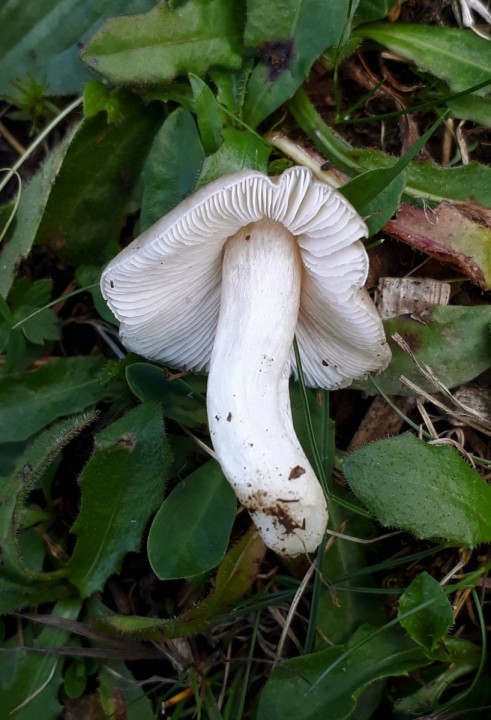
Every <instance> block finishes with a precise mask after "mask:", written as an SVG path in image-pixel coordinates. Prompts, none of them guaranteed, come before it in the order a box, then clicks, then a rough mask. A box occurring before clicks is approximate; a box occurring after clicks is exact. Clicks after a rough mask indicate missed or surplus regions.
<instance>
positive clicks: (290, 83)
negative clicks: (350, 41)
mask: <svg viewBox="0 0 491 720" xmlns="http://www.w3.org/2000/svg"><path fill="white" fill-rule="evenodd" d="M350 5H351V2H350V0H332V2H330V3H329V11H328V12H326V6H325V2H324V0H277V2H276V3H275V7H274V12H271V8H270V6H268V5H267V4H266V3H264V2H262V0H249V2H248V6H247V25H246V29H245V37H244V41H245V44H246V46H247V47H250V48H254V49H255V50H256V51H257V52H258V53H259V54H260V57H261V61H260V62H259V64H258V65H257V67H256V68H255V69H254V70H253V71H252V74H251V76H250V78H249V82H248V86H247V96H246V99H245V104H244V119H245V121H246V122H247V123H248V124H249V125H250V126H251V127H254V128H256V127H257V126H258V125H259V123H261V122H262V121H263V120H264V119H265V118H266V117H267V116H268V115H270V114H271V113H272V112H273V111H274V110H276V109H277V108H278V107H279V106H280V105H281V104H282V103H284V102H285V101H286V100H288V99H289V98H291V97H292V95H293V94H294V92H295V91H296V90H297V88H299V87H300V85H301V84H302V82H303V81H304V80H305V78H306V77H307V74H308V72H309V70H310V68H311V66H312V63H313V62H314V60H316V59H317V58H318V57H319V56H320V55H321V54H322V52H323V51H324V50H325V49H326V48H327V47H334V46H337V45H339V43H340V42H341V39H342V37H343V33H344V31H345V26H346V23H347V20H348V18H349V9H350Z"/></svg>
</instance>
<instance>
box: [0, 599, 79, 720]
mask: <svg viewBox="0 0 491 720" xmlns="http://www.w3.org/2000/svg"><path fill="white" fill-rule="evenodd" d="M79 610H80V604H79V602H77V601H74V600H65V601H62V602H59V603H57V605H55V607H54V609H53V611H52V616H53V617H59V618H66V619H70V620H72V619H75V618H76V617H77V615H78V613H79ZM69 638H70V634H69V633H68V632H67V631H66V630H62V629H59V628H56V627H45V628H43V630H41V632H40V633H39V635H38V636H37V638H36V639H35V640H34V641H33V642H31V643H27V647H26V649H25V650H24V651H23V652H20V647H19V646H20V645H21V644H22V645H25V639H24V640H21V638H16V640H17V647H11V648H8V649H6V650H5V649H4V651H3V652H1V653H0V677H1V680H0V707H1V708H2V713H3V714H4V717H5V718H10V717H12V718H14V717H15V718H18V720H39V718H42V719H43V720H57V718H59V717H60V712H61V710H62V707H61V705H60V703H59V700H58V693H59V689H60V686H61V683H62V680H63V676H62V668H63V658H61V657H60V656H57V655H56V654H51V653H49V652H45V653H35V652H29V647H32V648H50V647H52V648H56V647H63V646H65V645H66V644H67V643H68V641H69Z"/></svg>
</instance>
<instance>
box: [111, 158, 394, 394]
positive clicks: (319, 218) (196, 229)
mask: <svg viewBox="0 0 491 720" xmlns="http://www.w3.org/2000/svg"><path fill="white" fill-rule="evenodd" d="M262 218H270V219H271V220H274V221H276V222H279V223H281V224H282V225H284V226H285V227H286V228H287V230H289V231H290V232H291V233H292V235H293V236H294V237H295V238H296V241H297V243H298V247H299V250H300V255H301V258H302V261H303V265H304V270H303V274H302V287H301V296H300V311H299V317H298V324H297V328H296V337H297V342H298V345H299V349H300V353H301V357H302V368H303V373H304V377H305V382H306V383H307V384H308V385H310V386H312V387H323V388H329V389H335V388H339V387H343V386H346V385H348V384H349V383H350V382H351V381H352V380H353V379H354V378H358V377H360V376H363V375H365V374H366V373H368V372H371V371H377V370H380V369H382V368H384V367H385V366H386V365H387V363H388V362H389V359H390V351H389V349H388V346H387V344H386V342H385V335H384V330H383V326H382V323H381V320H380V318H379V316H378V313H377V311H376V309H375V306H374V305H373V303H372V301H371V299H370V297H369V296H368V293H367V292H366V291H365V290H364V289H363V286H364V284H365V281H366V277H367V272H368V256H367V253H366V250H365V248H364V246H363V244H362V243H361V242H360V240H359V238H361V237H364V236H366V234H367V228H366V225H365V223H364V222H363V220H362V219H361V218H360V217H359V215H358V214H357V213H356V211H355V210H354V209H353V208H352V206H351V205H350V204H349V203H348V201H347V200H346V199H345V198H344V197H343V196H342V195H341V194H340V193H339V192H337V191H336V190H334V189H333V188H332V187H330V186H329V185H326V184H325V183H323V182H321V181H319V180H317V179H315V178H314V176H313V174H312V172H311V171H310V170H308V169H307V168H304V167H293V168H290V169H289V170H286V171H285V172H284V173H283V174H282V175H280V176H278V177H272V178H270V177H267V176H266V175H263V174H262V173H259V172H255V171H251V170H244V171H241V172H237V173H233V174H230V175H226V176H224V177H222V178H220V179H218V180H215V181H214V182H212V183H210V184H209V185H207V186H205V187H203V188H201V189H200V190H198V191H197V192H196V193H194V194H193V195H191V196H190V197H188V198H187V199H186V200H184V201H183V202H182V203H181V204H180V205H178V206H177V207H176V208H174V210H172V211H171V212H170V213H168V214H167V215H166V216H165V217H163V218H162V219H161V220H159V221H158V222H156V223H155V224H154V225H152V227H150V228H148V230H146V231H145V232H144V233H143V234H142V235H141V236H140V237H138V238H137V239H136V240H134V241H133V242H132V243H131V244H130V245H128V247H127V248H125V249H124V250H123V251H122V252H121V253H120V254H119V255H117V256H116V257H115V258H114V260H112V262H110V263H109V265H108V266H107V268H106V269H105V271H104V273H103V275H102V278H101V289H102V294H103V296H104V298H105V299H106V301H107V303H108V305H109V307H110V309H111V310H112V312H113V313H114V315H115V316H116V318H117V319H118V320H120V322H121V326H120V336H121V340H122V342H123V343H124V344H125V346H126V347H127V348H129V349H130V350H133V351H134V352H136V353H138V354H140V355H143V356H145V357H147V358H150V359H153V360H158V361H160V362H165V363H167V364H169V365H171V366H173V367H179V368H184V369H187V370H195V371H201V370H204V371H206V370H207V369H208V365H209V362H210V356H211V351H212V348H213V341H214V336H215V330H216V326H217V321H218V313H219V306H220V289H221V265H222V253H223V248H224V245H225V243H226V242H227V240H228V238H229V237H231V236H232V235H234V234H235V233H236V232H237V231H238V230H239V229H240V228H241V227H243V226H244V225H248V224H250V223H253V222H257V221H260V220H261V219H262ZM239 321H240V320H239V319H238V322H239ZM292 369H293V371H294V372H295V371H296V368H295V359H294V357H293V352H292Z"/></svg>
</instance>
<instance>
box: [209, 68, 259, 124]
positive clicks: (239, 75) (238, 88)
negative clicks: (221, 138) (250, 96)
mask: <svg viewBox="0 0 491 720" xmlns="http://www.w3.org/2000/svg"><path fill="white" fill-rule="evenodd" d="M252 66H253V63H252V60H249V61H247V60H244V61H243V63H242V67H241V68H240V69H239V70H224V69H222V68H210V73H209V74H210V77H211V79H212V80H213V83H214V85H216V87H217V100H218V102H219V103H220V105H222V106H223V107H225V108H227V110H228V111H229V112H230V113H232V115H234V116H235V117H237V118H240V119H241V118H242V109H243V106H244V101H245V97H246V94H247V80H248V79H249V75H250V74H251V71H252Z"/></svg>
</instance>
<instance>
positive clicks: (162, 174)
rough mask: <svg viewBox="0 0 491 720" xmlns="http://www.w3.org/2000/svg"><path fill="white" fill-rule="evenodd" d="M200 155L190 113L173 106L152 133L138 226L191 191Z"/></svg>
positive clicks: (143, 226)
mask: <svg viewBox="0 0 491 720" xmlns="http://www.w3.org/2000/svg"><path fill="white" fill-rule="evenodd" d="M210 92H211V91H210ZM184 148H185V161H184V162H183V149H184ZM204 158H205V153H204V151H203V146H202V145H201V141H200V137H199V133H198V130H197V128H196V123H195V121H194V119H193V116H192V115H191V113H189V112H188V111H187V110H184V109H183V108H178V109H177V110H174V112H173V113H171V114H170V115H169V117H168V118H167V119H166V121H165V122H164V124H163V125H162V127H161V128H160V130H159V131H158V133H157V134H156V135H155V138H154V141H153V144H152V147H151V148H150V152H149V154H148V157H147V160H146V162H145V165H144V168H143V197H142V206H141V215H140V229H141V230H146V229H147V228H148V227H150V225H153V223H154V222H156V221H157V220H159V219H160V218H161V217H162V216H163V215H165V214H166V213H168V212H169V211H170V210H172V209H173V208H174V207H176V205H178V204H179V203H180V202H181V200H184V198H185V197H187V196H188V195H190V194H191V193H192V191H193V189H194V186H195V185H196V180H197V179H198V177H199V174H200V172H201V166H202V165H203V160H204Z"/></svg>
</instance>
